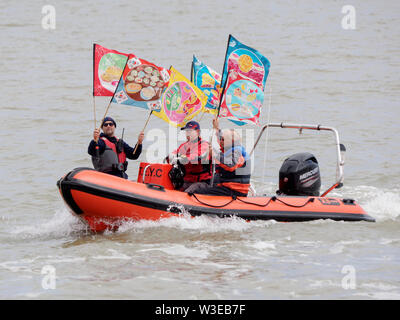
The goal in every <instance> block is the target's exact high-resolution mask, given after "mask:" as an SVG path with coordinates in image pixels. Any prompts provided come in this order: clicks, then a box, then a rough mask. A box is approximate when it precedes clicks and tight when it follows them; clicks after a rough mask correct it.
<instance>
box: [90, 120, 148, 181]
mask: <svg viewBox="0 0 400 320" xmlns="http://www.w3.org/2000/svg"><path fill="white" fill-rule="evenodd" d="M116 127H117V124H116V122H115V121H114V119H113V118H111V117H105V118H104V120H103V122H102V124H101V130H102V131H103V132H102V133H100V130H99V129H95V130H94V132H93V140H92V141H90V144H89V147H88V153H89V155H91V156H92V163H93V166H94V168H95V169H96V170H97V171H101V172H105V173H108V174H111V175H114V176H117V177H121V178H124V179H128V175H127V174H126V170H127V168H128V161H127V160H126V159H127V158H128V159H132V160H136V159H138V158H139V156H140V154H141V152H142V142H143V140H144V133H143V132H140V134H139V137H138V141H137V148H136V146H135V147H134V148H132V147H131V146H129V145H128V144H127V143H126V142H125V141H123V140H122V139H118V138H117V137H116V136H115V129H116ZM135 149H136V151H135Z"/></svg>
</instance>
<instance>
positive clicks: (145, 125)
mask: <svg viewBox="0 0 400 320" xmlns="http://www.w3.org/2000/svg"><path fill="white" fill-rule="evenodd" d="M153 111H154V110H151V111H150V113H149V116H148V117H147V120H146V123H145V124H144V127H143V130H142V131H140V132H144V130H145V129H146V127H147V124H148V123H149V120H150V117H151V115H152V114H153ZM138 146H139V144H138V143H136V146H135V149H134V150H133V154H135V153H136V150H137V148H138Z"/></svg>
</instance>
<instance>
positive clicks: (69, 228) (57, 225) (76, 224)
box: [10, 208, 89, 239]
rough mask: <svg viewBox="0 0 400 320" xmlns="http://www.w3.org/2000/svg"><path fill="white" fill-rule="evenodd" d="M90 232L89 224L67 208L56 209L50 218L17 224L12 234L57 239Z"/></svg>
mask: <svg viewBox="0 0 400 320" xmlns="http://www.w3.org/2000/svg"><path fill="white" fill-rule="evenodd" d="M88 232H89V230H88V227H87V225H86V224H85V223H84V222H82V221H81V220H80V219H79V218H77V217H75V216H73V215H71V213H70V212H69V211H68V209H67V208H62V209H58V210H56V212H55V213H54V215H53V217H52V218H51V219H50V220H46V221H44V222H40V223H37V224H32V225H25V226H17V227H15V228H12V229H11V230H10V234H11V235H12V236H15V237H17V238H20V237H22V239H37V238H40V239H49V238H51V239H55V238H65V237H68V236H74V235H82V234H87V233H88Z"/></svg>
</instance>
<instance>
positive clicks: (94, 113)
mask: <svg viewBox="0 0 400 320" xmlns="http://www.w3.org/2000/svg"><path fill="white" fill-rule="evenodd" d="M93 116H94V117H93V121H94V128H95V129H96V99H95V96H93Z"/></svg>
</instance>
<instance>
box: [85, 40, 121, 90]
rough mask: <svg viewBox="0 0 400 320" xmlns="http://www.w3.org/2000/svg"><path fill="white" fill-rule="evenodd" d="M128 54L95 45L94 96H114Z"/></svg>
mask: <svg viewBox="0 0 400 320" xmlns="http://www.w3.org/2000/svg"><path fill="white" fill-rule="evenodd" d="M127 59H128V54H126V53H121V52H118V51H116V50H111V49H107V48H105V47H102V46H100V45H98V44H94V45H93V96H112V95H113V94H114V91H115V88H116V87H117V85H118V81H119V78H121V74H122V70H124V66H125V64H126V60H127Z"/></svg>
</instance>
